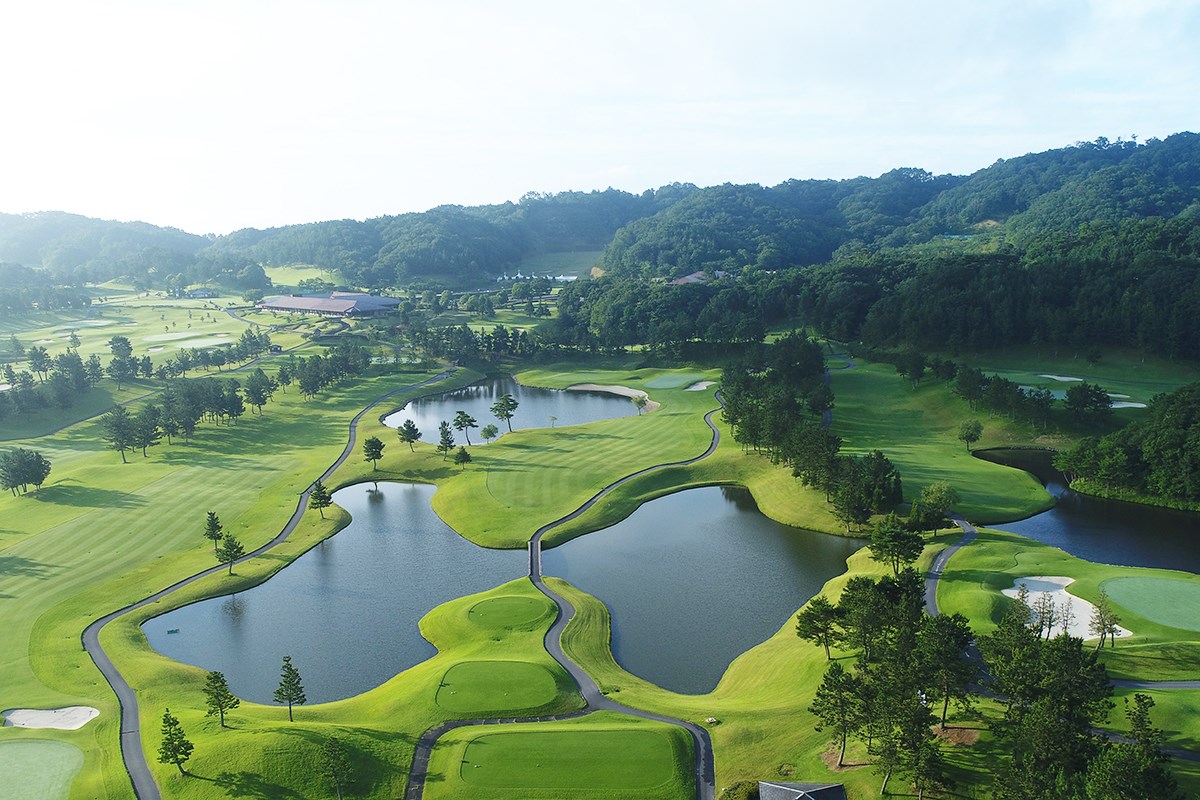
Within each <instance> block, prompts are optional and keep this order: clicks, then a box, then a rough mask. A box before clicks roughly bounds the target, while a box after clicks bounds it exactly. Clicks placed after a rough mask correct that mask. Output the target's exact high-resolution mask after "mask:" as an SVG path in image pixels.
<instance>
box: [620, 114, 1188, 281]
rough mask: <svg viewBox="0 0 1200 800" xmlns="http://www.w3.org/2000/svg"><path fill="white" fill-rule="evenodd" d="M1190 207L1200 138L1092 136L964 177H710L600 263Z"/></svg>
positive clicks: (766, 250) (763, 252)
mask: <svg viewBox="0 0 1200 800" xmlns="http://www.w3.org/2000/svg"><path fill="white" fill-rule="evenodd" d="M1198 216H1200V136H1198V135H1196V134H1193V133H1179V134H1175V135H1173V136H1170V137H1168V138H1167V139H1163V140H1150V141H1148V142H1146V143H1145V144H1140V145H1139V144H1137V143H1135V142H1132V141H1116V142H1112V141H1109V140H1107V139H1103V138H1102V139H1098V140H1097V141H1095V142H1081V143H1078V144H1076V145H1074V146H1071V147H1065V148H1061V149H1057V150H1049V151H1046V152H1043V153H1033V154H1029V155H1025V156H1021V157H1019V158H1010V159H1001V160H999V161H997V162H996V163H995V164H993V165H992V166H990V167H987V168H985V169H982V170H979V171H978V172H976V173H975V174H973V175H971V176H969V177H966V178H963V177H957V176H934V175H931V174H930V173H928V172H924V171H922V170H917V169H897V170H893V171H892V172H889V173H886V174H884V175H882V176H881V177H879V178H876V179H866V178H855V179H852V180H844V181H787V182H785V183H782V184H780V185H778V186H774V187H770V188H763V187H761V186H757V185H748V186H747V185H743V186H733V185H725V186H716V187H711V188H707V189H702V190H700V191H698V192H695V193H693V194H691V195H690V196H688V197H687V198H685V199H684V200H682V201H681V202H679V203H678V204H676V205H674V206H672V207H670V208H668V209H666V210H664V211H662V212H659V213H658V214H656V215H655V216H653V217H649V218H646V219H641V220H638V221H636V222H634V223H632V224H631V225H629V226H627V227H625V228H623V229H622V230H620V231H618V233H617V235H616V237H615V238H614V240H613V242H612V244H610V245H609V246H608V248H607V250H606V251H605V254H604V266H605V267H606V268H607V269H609V270H610V271H611V272H613V273H615V274H620V275H634V274H639V275H642V276H661V277H675V276H679V275H684V274H687V273H689V272H693V271H696V270H709V271H712V270H727V271H728V270H737V269H741V268H742V267H745V266H757V267H761V268H765V269H777V268H779V267H781V266H785V265H789V266H795V265H806V264H820V263H824V262H827V261H829V260H830V259H831V258H832V257H833V256H834V254H835V253H837V252H838V249H839V248H847V249H848V250H862V249H866V250H869V251H876V250H878V249H880V248H885V247H892V248H894V247H904V246H908V245H923V244H927V243H930V242H939V241H942V240H945V239H946V238H947V237H972V236H976V237H980V238H987V239H990V240H993V241H995V240H1000V241H1004V240H1005V239H1006V240H1007V242H1008V243H1009V244H1015V245H1018V246H1021V245H1023V244H1025V243H1029V242H1032V241H1034V240H1036V239H1039V238H1045V237H1048V236H1052V235H1054V234H1073V233H1074V232H1076V231H1077V230H1078V229H1079V228H1080V226H1081V225H1084V224H1103V225H1118V224H1120V223H1122V222H1124V221H1127V220H1139V219H1145V218H1148V217H1158V218H1162V219H1165V220H1171V219H1175V218H1179V217H1182V218H1195V217H1198Z"/></svg>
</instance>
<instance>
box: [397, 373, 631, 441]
mask: <svg viewBox="0 0 1200 800" xmlns="http://www.w3.org/2000/svg"><path fill="white" fill-rule="evenodd" d="M502 394H511V395H512V396H513V398H514V399H515V400H516V401H517V402H518V403H520V405H519V406H518V407H517V410H516V412H515V413H514V415H513V418H512V427H513V430H517V429H519V428H552V427H563V426H566V425H582V424H583V423H585V422H596V421H597V420H602V419H613V418H616V417H629V416H633V415H635V414H637V413H638V410H637V407H636V406H634V405H633V403H632V402H631V401H630V400H629V398H626V397H621V396H619V395H615V394H610V393H608V392H579V391H569V392H568V391H564V390H562V389H542V388H539V387H536V386H522V385H521V384H519V383H517V382H516V381H515V380H513V379H512V378H510V377H507V376H505V377H498V378H488V379H487V380H484V381H480V382H478V383H473V384H471V385H470V386H465V387H463V388H462V389H456V390H455V391H453V392H446V393H444V394H438V395H433V396H430V397H422V398H420V399H417V400H413V401H412V402H410V403H409V404H408V405H406V406H404V407H403V408H402V409H400V410H399V411H394V412H392V413H391V414H389V415H388V416H387V417H385V418H384V420H383V422H384V424H385V425H388V426H389V427H392V428H398V427H400V426H401V425H402V424H403V423H404V420H406V419H411V420H412V421H413V422H414V423H416V426H417V428H418V429H419V430H420V431H421V440H422V441H426V442H436V441H437V438H438V423H439V422H441V421H442V420H445V421H446V422H450V423H453V422H454V416H455V414H457V413H458V412H459V411H465V412H467V413H468V414H470V415H471V416H472V417H474V418H475V420H476V421H477V422H478V423H479V427H480V428H482V427H483V426H485V425H488V424H491V425H495V426H496V427H497V428H499V429H500V433H501V435H503V434H504V433H506V432H507V430H508V427H507V425H506V424H505V423H504V422H503V421H501V420H498V419H496V417H495V415H494V414H492V404H493V403H495V402H496V401H497V400H499V399H500V395H502ZM455 436H456V437H457V438H458V443H459V444H465V442H466V440H465V439H464V438H463V436H462V434H461V433H459V432H457V431H455ZM471 441H473V442H481V441H483V437H482V436H480V434H479V430H478V429H476V430H473V431H471Z"/></svg>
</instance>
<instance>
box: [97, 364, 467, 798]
mask: <svg viewBox="0 0 1200 800" xmlns="http://www.w3.org/2000/svg"><path fill="white" fill-rule="evenodd" d="M453 372H454V370H453V369H450V370H448V371H446V372H442V373H440V374H438V375H435V376H434V377H432V378H429V379H428V380H425V381H421V382H420V383H415V384H412V385H411V386H405V387H403V388H401V389H396V390H394V391H391V392H388V393H387V394H385V395H383V396H381V397H379V398H377V399H376V400H375V401H374V402H372V403H371V404H370V405H368V406H367V407H366V408H364V409H363V410H362V411H360V412H358V414H356V415H355V416H354V419H352V420H351V421H350V431H349V435H348V437H347V440H346V446H345V448H344V449H343V450H342V454H341V455H340V456H338V457H337V460H336V461H334V462H333V464H331V465H330V466H329V468H328V469H326V470H325V471H324V472H323V473H321V476H320V478H319V479H318V480H321V481H324V480H327V479H328V478H329V476H330V475H332V474H333V471H334V470H336V469H337V468H338V467H340V466H341V465H342V464H343V463H344V462H345V461H346V459H347V458H349V457H350V455H351V454H352V453H353V452H354V448H355V445H356V444H357V441H358V438H357V437H358V432H357V430H356V428H357V425H358V423H359V420H361V419H362V418H363V417H364V416H365V415H366V414H367V412H369V411H370V410H371V409H373V408H375V407H376V406H377V405H379V404H380V403H382V402H384V401H385V400H388V399H389V398H392V397H395V396H396V395H398V394H401V393H403V392H408V391H411V390H413V389H420V388H422V387H425V386H429V385H431V384H433V383H437V382H438V381H441V380H444V379H445V378H448V377H449V376H450V375H451V374H452V373H453ZM311 492H312V486H309V487H308V488H307V489H305V490H304V491H303V492H302V493H301V494H300V498H299V500H298V501H297V503H296V510H295V511H294V512H292V516H291V519H289V520H288V521H287V524H286V525H284V526H283V530H281V531H280V532H279V535H278V536H276V537H275V538H274V539H272V540H271V541H269V542H267V543H266V544H264V545H263V546H262V547H260V548H258V549H257V550H254V551H252V552H250V553H247V554H246V555H245V556H243V557H242V558H239V559H238V560H237V562H235V563H238V564H240V563H242V562H243V561H246V560H247V559H251V558H254V557H255V556H257V555H261V554H262V553H265V552H266V551H267V550H270V549H271V548H273V547H275V546H276V545H278V544H280V543H281V542H283V541H284V540H286V539H287V538H288V536H290V535H291V533H292V531H294V530H295V529H296V525H298V524H299V523H300V519H301V517H303V516H304V511H305V509H307V507H308V496H309V494H310V493H311ZM223 569H226V565H225V564H218V565H216V566H215V567H210V568H209V569H206V570H204V571H203V572H198V573H196V574H195V575H192V576H191V577H190V578H185V579H183V580H181V581H179V582H178V583H174V584H172V585H170V586H168V587H167V588H165V589H163V590H162V591H160V592H156V593H155V594H152V595H150V596H149V597H147V598H145V599H143V600H139V601H138V602H136V603H133V604H131V605H127V606H125V607H124V608H121V609H118V610H116V611H114V612H112V613H111V614H107V615H105V616H103V617H101V618H100V619H98V620H96V621H95V622H93V623H92V624H91V625H88V626H87V628H85V629H84V631H83V637H82V638H83V649H84V650H86V651H87V652H88V655H90V656H91V657H92V661H94V662H95V663H96V666H97V667H98V668H99V670H100V672H101V673H102V674H103V675H104V679H105V680H106V681H108V684H109V686H111V687H112V689H113V692H114V693H115V694H116V695H117V701H118V702H119V703H120V704H121V756H122V758H123V759H124V761H125V769H126V771H128V773H129V777H130V780H131V781H132V782H133V791H134V794H135V795H136V796H137V798H138V800H159V798H160V797H161V794H160V793H159V791H158V786H157V785H156V784H155V783H154V778H153V776H152V775H151V774H150V766H149V764H147V762H146V754H145V752H144V750H143V748H142V734H141V730H140V728H139V726H138V702H137V695H136V694H135V693H134V690H133V688H132V687H131V686H130V685H129V683H128V682H127V681H126V680H125V678H124V676H122V675H121V673H120V672H119V671H118V670H117V668H116V666H114V665H113V663H112V660H111V659H110V658H109V657H108V653H106V652H105V651H104V648H103V647H101V646H100V630H101V629H102V628H103V627H104V626H105V625H107V624H108V623H110V622H112V621H113V620H114V619H117V618H118V617H122V616H124V615H126V614H128V613H129V612H131V611H135V610H137V609H139V608H142V607H143V606H146V605H149V604H150V603H154V602H157V601H159V600H161V599H162V598H164V597H166V596H167V595H169V594H171V593H172V592H174V591H177V590H179V589H181V588H183V587H184V586H188V585H189V584H192V583H195V582H196V581H198V580H200V579H201V578H204V577H206V576H208V575H211V574H212V573H214V572H218V571H220V570H223Z"/></svg>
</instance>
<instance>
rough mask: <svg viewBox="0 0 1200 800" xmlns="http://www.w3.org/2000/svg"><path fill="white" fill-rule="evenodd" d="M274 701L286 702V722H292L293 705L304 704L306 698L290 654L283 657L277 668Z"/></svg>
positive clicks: (298, 673)
mask: <svg viewBox="0 0 1200 800" xmlns="http://www.w3.org/2000/svg"><path fill="white" fill-rule="evenodd" d="M274 698H275V702H276V703H287V707H288V722H294V721H295V720H294V719H293V717H292V706H293V705H304V704H305V703H306V702H308V698H307V697H306V696H305V695H304V685H303V684H302V683H301V682H300V670H298V669H296V667H295V666H294V665H293V664H292V657H291V656H284V657H283V666H282V667H280V670H279V688H278V689H276V690H275V694H274Z"/></svg>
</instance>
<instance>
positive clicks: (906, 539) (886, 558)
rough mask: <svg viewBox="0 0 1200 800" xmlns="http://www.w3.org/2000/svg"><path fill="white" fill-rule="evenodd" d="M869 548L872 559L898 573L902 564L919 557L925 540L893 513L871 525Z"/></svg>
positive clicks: (909, 562) (907, 563) (906, 564)
mask: <svg viewBox="0 0 1200 800" xmlns="http://www.w3.org/2000/svg"><path fill="white" fill-rule="evenodd" d="M870 549H871V558H872V559H873V560H875V561H879V562H882V563H884V564H887V565H889V566H891V568H892V574H893V575H899V574H900V568H901V567H902V566H908V565H909V564H912V563H913V562H914V561H916V560H917V559H918V558H920V557H921V552H922V551H923V550H924V549H925V542H924V541H923V540H922V539H921V534H919V533H916V532H914V531H910V530H908V529H907V528H905V527H904V525H903V524H901V522H900V520H899V518H898V517H897V516H896V515H895V514H894V513H893V514H888V515H887V516H885V517H883V518H882V519H880V520H878V521H877V522H876V523H875V524H874V525H872V526H871V544H870Z"/></svg>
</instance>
